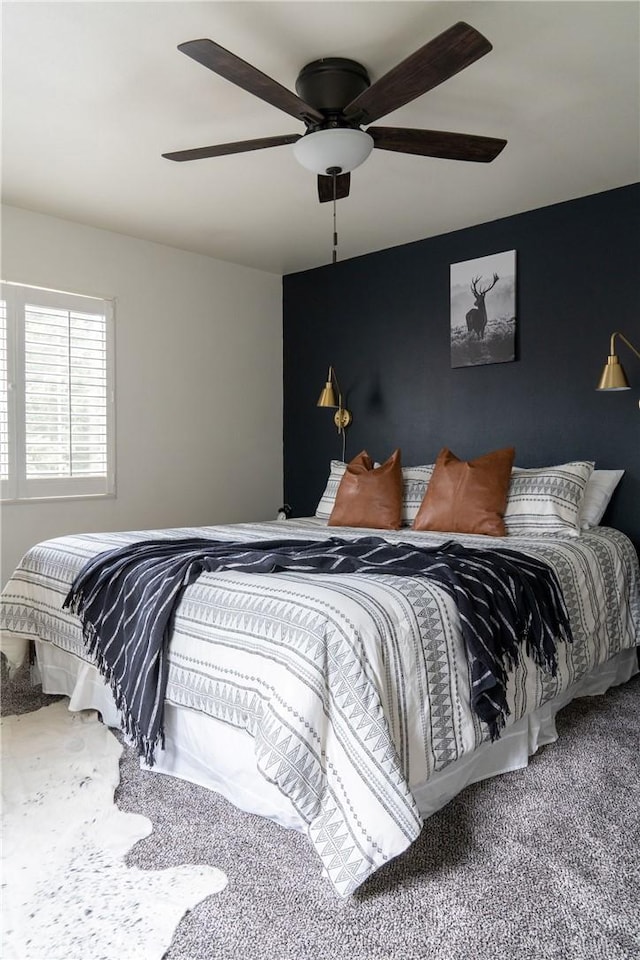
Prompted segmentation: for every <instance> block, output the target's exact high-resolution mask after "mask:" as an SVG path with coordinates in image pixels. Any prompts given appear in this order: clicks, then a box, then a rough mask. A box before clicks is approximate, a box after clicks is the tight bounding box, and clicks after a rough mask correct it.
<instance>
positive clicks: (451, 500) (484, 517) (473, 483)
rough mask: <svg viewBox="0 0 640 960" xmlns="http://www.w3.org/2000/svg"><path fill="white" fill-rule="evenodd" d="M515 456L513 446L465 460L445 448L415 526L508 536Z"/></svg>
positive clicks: (492, 535)
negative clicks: (507, 511) (507, 517)
mask: <svg viewBox="0 0 640 960" xmlns="http://www.w3.org/2000/svg"><path fill="white" fill-rule="evenodd" d="M514 456H515V450H514V448H513V447H508V448H507V449H505V450H494V452H493V453H487V454H485V456H483V457H477V458H476V459H475V460H469V461H465V460H458V458H457V457H456V456H455V454H453V453H451V451H450V450H448V449H447V448H446V447H444V448H443V449H442V450H441V451H440V453H439V454H438V459H437V460H436V465H435V469H434V471H433V476H432V477H431V480H430V481H429V486H428V487H427V491H426V493H425V495H424V498H423V500H422V503H421V505H420V509H419V510H418V514H417V516H416V518H415V520H414V521H413V529H414V530H441V531H446V532H448V533H482V534H485V535H486V536H488V537H505V536H506V535H507V530H506V527H505V524H504V519H503V517H504V512H505V509H506V506H507V497H508V495H509V484H510V482H511V467H512V466H513V458H514Z"/></svg>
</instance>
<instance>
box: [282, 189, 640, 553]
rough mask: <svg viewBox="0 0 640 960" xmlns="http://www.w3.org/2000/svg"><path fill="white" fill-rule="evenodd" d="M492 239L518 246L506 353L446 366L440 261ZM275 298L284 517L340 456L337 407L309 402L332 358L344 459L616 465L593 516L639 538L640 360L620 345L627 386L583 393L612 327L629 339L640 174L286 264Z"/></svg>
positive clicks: (498, 247) (307, 499)
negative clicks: (344, 419) (446, 451)
mask: <svg viewBox="0 0 640 960" xmlns="http://www.w3.org/2000/svg"><path fill="white" fill-rule="evenodd" d="M341 203H349V201H348V200H345V201H341ZM339 209H340V208H338V211H339ZM427 219H428V210H425V223H426V222H427ZM504 250H516V276H517V279H516V284H517V311H516V312H517V335H516V361H515V362H511V363H499V364H491V365H485V366H478V367H466V368H457V369H452V368H451V365H450V355H449V338H450V326H449V265H450V264H452V263H457V262H459V261H463V260H470V259H473V258H476V257H482V256H486V255H488V254H492V253H499V252H501V251H504ZM283 298H284V308H283V323H284V478H285V480H284V482H285V489H284V495H285V500H286V501H287V502H288V503H290V504H291V506H292V507H293V513H294V515H295V516H307V515H311V514H313V512H314V510H315V507H316V504H317V501H318V499H319V497H320V495H321V493H322V490H323V489H324V485H325V482H326V478H327V474H328V470H329V461H330V460H331V459H341V456H342V447H341V440H340V438H339V437H338V434H337V431H336V429H335V427H334V425H333V419H332V414H333V411H331V410H327V409H322V408H318V407H316V401H317V398H318V395H319V393H320V390H321V388H322V387H323V385H324V380H325V378H326V373H327V367H328V365H329V364H333V366H334V367H335V369H336V372H337V375H338V378H339V381H340V386H341V388H342V391H343V394H344V395H345V405H346V406H347V407H348V408H349V409H350V410H351V411H352V413H353V418H354V420H353V425H352V426H351V427H350V428H349V430H348V431H347V457H346V458H347V460H348V459H350V458H351V457H353V456H355V454H356V453H358V452H359V451H360V450H361V449H362V448H366V449H367V450H368V451H369V453H370V454H371V456H372V457H374V458H375V459H377V460H380V461H382V460H384V459H386V457H388V456H389V454H390V453H391V452H392V450H393V449H395V447H400V448H401V450H402V461H403V463H404V464H407V465H409V464H417V463H430V462H433V461H434V460H435V458H436V455H437V453H438V451H439V450H440V448H441V447H443V446H448V447H450V448H451V449H452V450H453V451H454V453H455V454H456V455H457V456H459V457H461V458H463V459H469V458H472V457H475V456H479V455H481V454H483V453H486V452H488V451H490V450H494V449H497V448H499V447H504V446H509V445H515V447H516V463H517V464H518V465H519V466H523V467H536V466H544V465H547V464H553V463H562V462H565V461H567V460H572V459H592V460H595V461H596V462H597V466H598V467H601V468H624V469H625V470H626V474H625V476H624V478H623V480H622V482H621V484H620V486H619V488H618V490H617V492H616V494H615V495H614V499H613V502H612V504H611V507H610V509H609V511H608V513H607V515H606V517H605V521H606V522H608V523H610V524H611V525H613V526H617V527H618V528H620V529H621V530H624V531H625V532H626V533H628V534H629V535H630V536H631V537H632V539H633V540H634V542H635V544H636V546H637V547H640V409H639V407H638V399H639V397H640V360H639V359H638V358H637V357H635V355H634V354H633V353H632V352H631V351H629V350H628V349H627V347H626V346H625V345H624V344H622V343H620V341H618V353H619V356H620V360H621V362H622V364H623V366H624V367H625V369H626V371H627V375H628V377H629V379H630V381H631V382H632V384H633V388H632V390H630V391H624V392H619V393H597V392H596V391H595V389H594V388H595V385H596V382H597V380H598V377H599V376H600V373H601V370H602V366H603V364H604V362H605V360H606V356H607V354H608V352H609V338H610V335H611V333H612V332H613V331H614V330H619V331H621V332H623V333H624V334H625V335H626V336H627V337H628V338H629V339H630V340H631V341H632V342H634V343H635V345H636V346H638V347H640V184H634V185H632V186H629V187H622V188H620V189H617V190H611V191H608V192H606V193H600V194H596V195H594V196H589V197H584V198H581V199H579V200H572V201H569V202H567V203H561V204H556V205H554V206H551V207H544V208H542V209H539V210H534V211H531V212H529V213H523V214H519V215H517V216H514V217H508V218H505V219H503V220H496V221H493V222H492V223H486V224H482V225H481V226H477V227H470V228H468V229H466V230H457V231H455V232H453V233H448V234H444V235H442V236H438V237H433V238H431V239H428V240H422V241H419V242H417V243H411V244H407V245H405V246H401V247H394V248H391V249H389V250H383V251H380V252H379V253H373V254H369V255H368V256H364V257H359V258H357V259H354V260H347V261H345V262H342V263H337V264H335V265H332V264H329V265H327V266H325V267H320V268H318V269H315V270H308V271H305V272H302V273H297V274H290V275H288V276H286V277H284V280H283Z"/></svg>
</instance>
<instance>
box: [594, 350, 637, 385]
mask: <svg viewBox="0 0 640 960" xmlns="http://www.w3.org/2000/svg"><path fill="white" fill-rule="evenodd" d="M630 389H631V387H630V386H629V381H628V380H627V375H626V373H625V372H624V368H623V366H622V364H621V363H620V361H619V359H618V357H617V356H616V354H615V353H614V354H612V355H611V356H609V357H608V358H607V362H606V364H605V367H604V370H603V371H602V376H601V377H600V380H599V382H598V386H597V387H596V390H630Z"/></svg>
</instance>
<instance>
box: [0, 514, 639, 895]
mask: <svg viewBox="0 0 640 960" xmlns="http://www.w3.org/2000/svg"><path fill="white" fill-rule="evenodd" d="M374 532H375V533H377V534H378V535H380V531H365V530H354V529H350V528H341V529H340V531H339V534H340V536H341V537H343V536H344V537H358V536H363V535H366V534H370V533H374ZM335 535H336V529H335V528H327V526H326V524H325V523H324V522H322V521H320V520H317V519H315V518H309V519H306V520H296V521H292V520H289V521H284V522H278V521H274V522H269V523H262V524H236V525H233V526H220V527H205V528H195V529H194V528H187V529H185V528H181V529H172V530H164V531H160V530H159V531H153V533H150V532H149V531H137V532H128V533H109V534H85V535H80V536H68V537H62V538H59V539H56V540H50V541H46V542H44V543H42V544H39V545H37V546H36V547H34V548H33V549H32V550H30V551H29V552H28V553H27V555H26V556H25V558H24V559H23V561H22V562H21V564H20V566H19V567H18V569H17V570H16V571H15V573H14V575H13V577H12V578H11V580H10V581H9V583H8V584H7V587H6V588H5V591H4V593H3V596H2V603H1V611H0V612H1V620H0V624H1V626H2V635H1V640H0V643H1V648H0V649H2V650H3V652H5V654H6V655H7V657H8V659H9V660H10V662H12V663H13V664H14V665H15V664H17V663H19V662H20V660H21V658H22V657H23V656H24V653H25V648H26V646H27V641H28V640H29V639H39V640H42V641H45V642H49V643H52V644H54V645H55V646H56V647H58V648H61V649H62V650H65V651H67V652H69V653H71V654H74V655H76V656H78V657H81V658H83V659H86V658H87V656H86V654H85V653H84V648H83V643H82V635H81V630H80V626H79V621H78V619H77V618H76V617H75V616H74V615H72V614H69V613H67V612H66V611H63V610H62V602H63V600H64V597H65V595H66V593H67V591H68V589H69V586H70V584H71V581H72V580H73V578H74V577H75V575H76V574H77V573H78V572H79V571H80V569H81V568H82V567H83V565H84V564H85V562H86V561H87V560H88V559H90V558H91V557H93V556H95V555H96V554H97V553H99V552H101V551H103V550H107V549H111V548H115V547H119V546H122V545H123V544H125V543H132V542H135V541H136V540H141V539H149V538H150V537H151V536H158V537H171V538H181V537H193V536H206V537H211V538H212V539H220V540H235V541H244V542H250V541H252V540H267V539H271V538H274V539H277V538H283V537H286V538H288V539H293V538H299V539H312V538H317V539H322V538H325V537H328V536H335ZM384 536H385V538H386V539H388V540H390V541H393V542H399V541H411V542H412V543H420V544H425V545H435V544H438V543H442V542H443V541H444V540H446V539H447V537H446V536H443V535H441V534H425V533H420V534H417V533H415V532H413V531H410V530H406V529H405V530H399V531H397V532H386V531H385V532H384ZM457 539H458V540H460V542H462V543H463V544H467V545H469V546H474V547H483V548H485V547H486V548H490V547H491V545H492V544H494V543H495V545H496V546H501V547H505V546H507V547H508V548H509V549H514V550H521V551H523V552H525V553H528V554H530V555H532V556H535V557H538V558H540V559H542V560H545V561H546V562H547V563H549V564H550V565H551V567H552V568H553V569H554V570H555V572H556V574H557V576H558V579H559V581H560V584H561V586H562V589H563V593H564V597H565V601H566V604H567V608H568V611H569V614H570V618H571V624H572V629H573V636H574V643H573V644H571V645H568V644H564V643H563V644H560V647H559V650H558V662H559V666H558V673H557V676H556V677H555V678H552V677H550V676H548V675H546V674H545V673H544V672H542V671H541V670H540V669H539V668H538V667H536V666H535V665H534V664H533V662H532V661H531V660H529V659H528V658H527V657H526V656H523V657H522V662H521V664H520V666H519V667H518V669H517V670H516V672H515V673H514V674H513V676H512V677H511V679H510V682H509V688H508V703H509V708H510V711H511V712H510V717H509V722H515V721H516V720H518V719H519V718H520V717H522V716H523V715H524V714H526V713H528V712H531V711H532V710H534V709H536V708H537V707H538V706H539V705H540V704H542V703H544V702H546V701H547V700H550V699H551V698H553V697H555V696H556V695H558V694H559V693H561V692H562V691H563V690H565V689H567V687H569V686H570V685H571V684H573V683H574V682H575V681H577V680H578V679H579V678H581V677H582V676H584V675H585V674H587V673H588V672H589V671H590V670H592V669H593V668H594V667H595V666H597V665H598V664H600V663H603V662H605V661H606V660H608V659H609V658H611V657H612V656H614V655H615V654H617V653H618V652H620V651H621V650H624V649H628V648H631V647H633V646H635V645H639V644H640V576H639V571H638V559H637V556H636V553H635V551H634V549H633V546H632V545H631V543H630V542H629V540H628V539H627V538H626V537H625V536H624V535H623V534H621V533H619V532H618V531H615V530H610V529H606V528H595V529H593V530H591V531H588V532H585V533H584V534H583V535H582V536H580V537H579V538H568V539H557V538H552V537H535V538H529V539H526V538H520V537H519V538H515V537H509V538H508V539H505V540H501V539H500V540H499V539H496V540H494V539H493V538H492V540H491V541H488V539H487V538H486V537H477V536H465V537H458V538H457ZM169 659H170V668H169V682H168V688H167V697H166V699H167V701H168V702H170V703H171V704H174V705H176V706H178V707H183V708H186V709H188V710H193V711H197V712H200V713H204V714H207V715H209V716H211V717H215V718H217V719H219V720H222V721H223V722H225V723H227V724H231V725H232V726H234V727H237V728H240V729H244V730H246V731H247V733H248V734H249V735H250V736H251V737H252V738H253V741H254V750H255V757H256V762H257V765H258V768H259V770H260V771H261V773H262V775H263V776H264V777H265V778H266V779H267V780H268V781H270V782H271V783H273V784H275V785H276V786H277V787H278V789H279V790H280V791H281V792H282V793H283V794H285V795H286V796H287V797H288V798H289V800H290V801H291V803H292V804H293V806H294V807H295V809H296V810H297V812H298V814H299V815H300V817H301V818H302V819H303V820H304V822H305V823H306V824H307V832H308V835H309V838H310V840H311V842H312V843H313V845H314V847H315V849H316V851H317V853H318V855H319V856H320V858H321V861H322V864H323V866H324V870H325V872H326V873H327V875H328V876H329V878H330V880H331V882H332V883H333V885H334V887H335V889H336V890H337V891H338V892H339V893H340V894H341V895H343V896H345V895H348V894H349V893H351V892H352V891H353V890H355V889H356V888H357V887H358V886H359V885H360V884H361V883H362V882H363V881H364V880H366V878H367V877H368V876H369V875H370V874H371V873H373V872H374V871H375V870H377V869H378V868H379V867H380V866H382V865H383V864H384V863H385V862H387V861H388V860H389V859H391V858H393V857H395V856H397V855H398V854H399V853H401V852H402V851H403V850H405V849H406V848H407V847H408V846H409V845H410V844H411V843H412V841H413V840H415V839H416V837H417V836H418V834H419V833H420V829H421V826H422V820H421V816H420V813H419V811H418V809H417V805H416V802H415V800H414V797H413V795H412V787H413V786H416V785H417V784H420V783H423V782H425V781H426V780H428V778H429V776H430V775H431V774H433V773H435V772H437V771H440V770H443V769H445V768H446V767H447V766H448V765H449V764H450V763H452V762H453V761H455V760H457V759H459V758H460V757H462V756H464V755H465V754H469V753H470V752H471V751H473V750H474V749H475V748H476V747H477V746H479V745H480V744H481V743H483V742H484V741H485V740H487V739H488V734H487V731H486V729H484V728H483V725H482V724H481V723H480V721H479V720H478V719H477V717H475V716H474V715H473V714H472V712H471V710H470V706H469V671H468V666H467V661H466V658H465V654H464V648H463V644H462V638H461V634H460V628H459V620H458V615H457V610H456V608H455V605H454V603H453V601H452V600H451V599H450V597H449V596H448V595H446V594H445V593H444V592H443V591H442V590H441V589H440V588H439V587H438V586H437V585H436V584H435V583H433V582H432V581H429V580H428V579H424V578H418V577H397V576H380V575H376V576H367V575H363V574H350V575H348V576H342V575H341V576H332V575H327V574H311V573H309V574H306V573H293V572H288V573H279V574H262V575H256V574H241V573H238V572H234V571H226V572H222V573H215V574H204V575H202V576H201V577H200V579H199V580H198V581H197V582H196V583H195V584H193V585H192V586H190V587H188V588H187V589H186V590H185V592H184V594H183V597H182V599H181V601H180V604H179V606H178V609H177V613H176V616H175V623H174V632H173V638H172V642H171V649H170V658H169Z"/></svg>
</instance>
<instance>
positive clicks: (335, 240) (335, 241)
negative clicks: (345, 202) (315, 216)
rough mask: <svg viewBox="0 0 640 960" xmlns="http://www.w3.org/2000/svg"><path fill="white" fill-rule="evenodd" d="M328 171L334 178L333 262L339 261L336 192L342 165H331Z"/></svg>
mask: <svg viewBox="0 0 640 960" xmlns="http://www.w3.org/2000/svg"><path fill="white" fill-rule="evenodd" d="M327 173H328V174H330V175H331V177H332V179H333V251H332V253H331V262H332V263H337V260H338V228H337V226H336V194H337V192H338V184H337V176H338V174H339V173H340V167H329V169H328V170H327Z"/></svg>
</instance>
